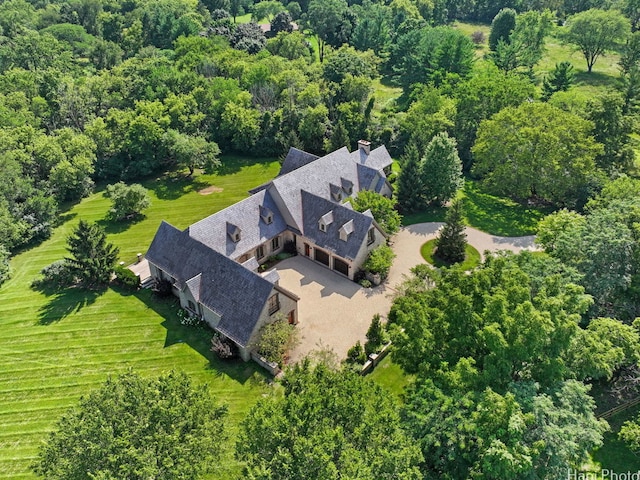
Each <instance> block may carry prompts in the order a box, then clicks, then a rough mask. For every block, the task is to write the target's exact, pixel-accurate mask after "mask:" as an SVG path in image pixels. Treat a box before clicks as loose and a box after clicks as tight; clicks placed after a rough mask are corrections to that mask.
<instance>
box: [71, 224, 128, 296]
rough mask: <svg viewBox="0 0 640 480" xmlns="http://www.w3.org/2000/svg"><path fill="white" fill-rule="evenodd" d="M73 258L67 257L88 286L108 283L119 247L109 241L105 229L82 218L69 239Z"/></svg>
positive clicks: (81, 279)
mask: <svg viewBox="0 0 640 480" xmlns="http://www.w3.org/2000/svg"><path fill="white" fill-rule="evenodd" d="M67 243H68V247H67V250H68V251H69V253H71V255H72V257H71V258H66V259H65V260H66V261H67V262H68V264H69V266H70V267H71V270H72V272H73V274H74V275H75V276H76V277H77V278H78V279H79V280H80V281H81V282H82V284H83V285H85V286H87V287H93V286H97V285H101V284H107V283H109V281H110V280H111V274H112V273H113V268H114V266H115V263H116V259H117V258H118V248H117V247H115V246H114V245H113V244H111V243H107V234H106V233H105V231H104V229H102V228H100V226H99V225H97V224H95V223H89V222H87V221H86V220H80V223H78V226H77V227H76V229H75V230H74V232H73V234H72V235H71V236H70V237H69V239H68V240H67Z"/></svg>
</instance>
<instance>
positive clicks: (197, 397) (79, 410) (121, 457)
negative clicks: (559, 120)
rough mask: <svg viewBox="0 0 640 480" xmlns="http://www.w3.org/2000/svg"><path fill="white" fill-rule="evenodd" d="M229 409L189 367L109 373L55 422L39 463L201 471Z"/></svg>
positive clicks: (97, 471)
mask: <svg viewBox="0 0 640 480" xmlns="http://www.w3.org/2000/svg"><path fill="white" fill-rule="evenodd" d="M225 413H226V409H225V408H224V407H220V406H218V405H216V403H215V402H214V401H213V399H212V397H211V394H210V392H209V390H208V388H207V387H206V386H195V385H193V384H192V383H191V380H190V379H189V377H188V376H187V375H186V374H184V373H175V372H172V373H169V374H168V375H165V376H161V377H159V378H156V379H145V378H142V377H140V376H138V375H136V374H134V373H127V374H124V375H121V376H119V377H116V378H109V379H108V380H107V382H106V383H105V384H104V385H103V386H102V387H101V388H100V389H98V390H96V391H94V392H92V393H91V394H89V395H88V396H86V397H84V398H83V399H81V400H80V403H79V404H78V405H76V406H74V407H72V408H71V409H69V411H68V412H67V413H66V414H65V415H64V416H63V417H62V418H61V419H60V420H59V421H58V423H57V424H56V426H55V428H54V430H53V432H52V433H51V434H50V436H49V438H48V440H47V443H45V444H44V445H43V446H42V448H41V450H40V453H39V456H38V460H37V462H36V464H35V466H34V469H35V471H36V473H37V474H39V475H41V476H43V477H44V478H50V479H61V480H62V479H65V480H76V479H77V480H81V479H82V480H84V479H87V478H104V479H106V478H129V479H139V480H142V479H148V478H164V479H179V478H196V477H198V476H200V475H202V474H203V473H206V472H209V471H210V469H211V467H212V464H213V461H214V460H215V459H216V458H217V457H218V452H219V451H220V448H219V444H220V442H221V441H223V440H224V439H225V434H224V433H225V432H224V428H223V427H224V423H223V420H224V418H225Z"/></svg>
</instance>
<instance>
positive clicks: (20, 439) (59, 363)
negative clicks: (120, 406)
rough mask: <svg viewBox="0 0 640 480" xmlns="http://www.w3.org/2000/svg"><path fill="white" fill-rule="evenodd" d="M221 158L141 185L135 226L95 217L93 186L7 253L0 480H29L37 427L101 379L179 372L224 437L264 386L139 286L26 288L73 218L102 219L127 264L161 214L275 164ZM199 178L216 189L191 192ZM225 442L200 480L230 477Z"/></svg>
mask: <svg viewBox="0 0 640 480" xmlns="http://www.w3.org/2000/svg"><path fill="white" fill-rule="evenodd" d="M225 164H226V165H227V167H226V168H224V169H223V171H222V172H221V173H220V174H219V175H210V176H209V175H208V176H204V175H202V176H197V177H196V178H194V179H186V178H184V177H183V176H182V177H180V176H174V177H169V178H159V179H152V180H149V181H147V182H144V183H145V186H146V187H148V188H149V189H150V190H151V196H152V201H153V205H152V206H151V208H150V209H149V210H148V211H147V212H146V217H145V218H144V219H143V220H142V221H139V222H138V223H135V224H113V223H110V222H107V221H105V220H104V217H105V214H106V212H107V209H108V201H107V199H105V198H104V197H103V195H102V192H97V193H95V194H93V195H92V196H91V197H89V198H87V199H85V200H83V201H82V202H81V203H80V204H78V205H75V206H73V207H72V208H69V209H68V211H67V212H66V213H65V214H64V215H63V218H64V221H63V223H62V225H60V226H59V227H58V228H56V230H55V231H54V234H53V236H52V237H51V239H49V240H48V241H46V242H44V243H43V244H41V245H39V246H37V247H35V248H32V249H29V250H26V251H24V252H23V253H21V254H19V255H17V256H16V257H15V258H14V259H13V261H12V263H11V266H12V269H13V278H12V279H11V280H10V281H9V282H7V283H6V284H5V285H3V286H2V288H1V289H0V479H4V478H7V479H8V478H12V479H20V478H34V477H33V475H32V474H31V473H30V471H29V465H30V464H31V463H32V462H33V460H34V459H35V457H36V454H37V449H38V445H40V443H41V442H42V441H43V440H44V439H45V438H46V433H47V432H48V431H49V430H50V429H51V428H52V426H53V425H54V423H55V421H56V420H57V419H58V418H59V417H60V416H61V414H62V413H63V412H64V410H65V409H66V408H67V407H68V406H70V405H72V404H73V403H75V402H77V400H78V399H79V398H80V396H81V395H83V394H85V393H87V392H88V391H90V390H91V389H94V388H96V387H98V386H99V385H100V383H101V382H103V381H104V380H105V379H106V377H107V376H108V375H110V374H118V373H120V372H124V371H126V370H128V369H132V370H134V371H136V372H138V373H140V374H142V375H147V376H151V375H158V374H160V373H162V372H166V371H169V370H171V369H177V370H182V371H185V372H187V373H189V374H190V375H192V376H193V377H194V380H195V381H196V382H200V383H208V384H209V385H210V386H211V390H212V392H213V393H214V395H215V396H216V397H217V398H219V399H220V401H221V402H224V403H226V404H227V405H228V406H229V412H230V418H229V421H228V426H229V428H230V430H231V434H232V438H233V431H234V430H235V429H236V428H237V426H238V423H239V421H240V419H241V418H242V417H243V416H244V415H245V413H246V412H247V411H248V409H249V408H250V407H251V405H252V404H253V402H254V401H255V400H256V399H257V398H259V396H260V395H261V394H263V393H265V392H266V391H267V390H268V389H269V387H268V386H267V381H266V377H265V376H264V375H263V373H262V371H261V370H259V369H258V368H257V367H256V366H255V365H254V364H253V363H243V362H232V363H224V364H222V363H220V362H218V361H217V360H215V359H214V357H213V355H212V354H211V353H210V352H209V338H210V334H208V333H207V332H205V331H202V330H195V329H190V328H187V327H183V326H182V325H180V323H179V322H178V320H177V317H176V312H177V304H176V303H175V302H173V301H164V302H161V301H158V300H156V299H155V298H152V296H151V295H150V293H149V292H148V291H143V292H140V293H138V294H133V295H132V294H126V293H123V292H120V291H118V290H115V289H107V290H105V291H104V292H83V291H80V290H69V291H66V292H62V293H58V294H52V295H49V296H47V295H45V294H43V293H40V292H35V291H33V290H31V289H30V288H29V285H30V283H31V281H32V280H33V279H34V278H35V277H36V276H37V274H38V272H39V271H40V269H41V268H42V267H44V266H45V265H48V264H49V263H51V262H53V261H55V260H58V259H60V258H62V257H63V256H64V255H65V254H66V251H65V244H66V237H67V236H68V235H69V234H70V232H71V231H72V229H73V227H74V226H75V225H76V223H77V222H78V220H79V219H81V218H83V219H87V220H90V221H98V222H100V223H102V224H103V225H104V226H105V227H106V229H107V231H108V232H109V239H110V241H112V242H114V243H115V244H116V245H118V246H119V247H120V252H121V259H122V260H124V261H127V262H129V261H131V260H133V259H134V258H135V255H136V253H138V252H144V251H145V250H146V248H147V246H148V245H149V243H150V241H151V239H152V237H153V235H154V233H155V230H156V228H157V227H158V224H159V223H160V221H161V220H162V219H165V220H167V221H169V222H170V223H172V224H173V225H175V226H176V227H179V228H184V227H186V226H187V225H189V224H190V223H192V222H194V221H196V220H199V219H201V218H203V217H204V216H206V215H208V214H211V213H213V212H215V211H217V210H220V209H221V208H224V207H226V206H228V205H230V204H232V203H234V202H236V201H238V200H240V199H241V198H244V197H246V196H247V193H246V192H247V190H248V189H249V188H251V187H254V186H256V185H258V184H260V183H262V182H263V181H265V180H267V179H270V178H272V177H273V176H275V174H276V173H277V171H278V168H279V165H278V162H276V161H272V160H262V161H252V162H244V161H242V160H241V159H239V158H226V159H225ZM211 185H215V186H216V187H218V188H219V189H221V191H220V192H218V193H212V194H210V195H200V194H199V193H198V190H200V189H202V188H204V187H207V186H211ZM232 449H233V444H232V443H229V444H227V445H225V446H224V447H223V459H222V461H221V462H220V463H219V464H218V469H217V471H216V473H215V475H213V476H212V477H211V478H215V479H228V478H230V477H231V476H233V475H234V474H237V473H238V472H239V468H240V466H239V464H238V463H237V462H236V461H235V460H234V459H233V453H232Z"/></svg>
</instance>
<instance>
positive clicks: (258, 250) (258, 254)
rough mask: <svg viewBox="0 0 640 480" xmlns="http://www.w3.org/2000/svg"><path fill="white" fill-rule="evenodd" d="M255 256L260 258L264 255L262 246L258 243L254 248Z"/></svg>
mask: <svg viewBox="0 0 640 480" xmlns="http://www.w3.org/2000/svg"><path fill="white" fill-rule="evenodd" d="M256 257H257V258H258V260H260V259H261V258H262V257H264V246H263V245H260V246H259V247H258V248H256Z"/></svg>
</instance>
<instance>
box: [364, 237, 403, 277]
mask: <svg viewBox="0 0 640 480" xmlns="http://www.w3.org/2000/svg"><path fill="white" fill-rule="evenodd" d="M395 257H396V254H395V253H393V250H391V247H389V246H388V245H380V246H379V247H378V248H375V249H374V250H372V251H371V253H369V257H368V258H367V261H366V262H364V265H363V267H364V269H365V270H366V271H367V272H370V273H373V274H376V273H377V274H379V275H380V276H381V277H382V278H387V275H389V270H390V269H391V264H392V263H393V259H394V258H395Z"/></svg>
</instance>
